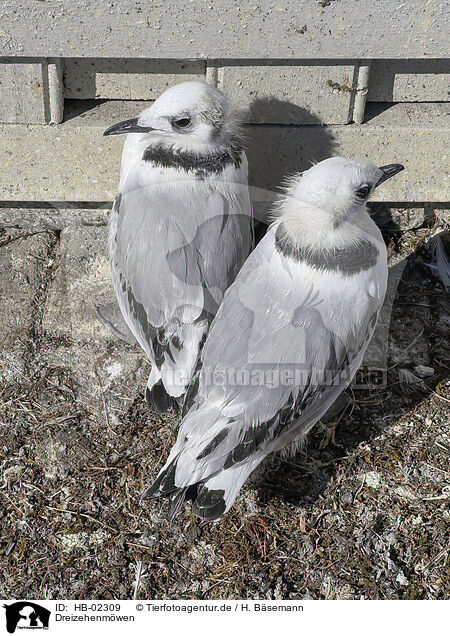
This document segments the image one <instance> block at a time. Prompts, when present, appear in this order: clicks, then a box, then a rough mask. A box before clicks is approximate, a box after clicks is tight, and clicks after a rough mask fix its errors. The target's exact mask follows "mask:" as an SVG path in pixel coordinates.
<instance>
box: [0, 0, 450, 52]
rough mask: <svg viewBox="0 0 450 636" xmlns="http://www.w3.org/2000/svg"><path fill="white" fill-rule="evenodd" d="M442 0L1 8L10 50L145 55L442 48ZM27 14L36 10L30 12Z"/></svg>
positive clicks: (4, 41) (80, 1) (126, 1)
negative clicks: (427, 0)
mask: <svg viewBox="0 0 450 636" xmlns="http://www.w3.org/2000/svg"><path fill="white" fill-rule="evenodd" d="M447 12H448V4H447V3H446V2H444V1H443V0H430V1H429V2H425V3H424V2H422V1H421V0H411V1H410V2H400V1H394V2H393V1H392V0H378V1H377V2H372V3H367V2H361V1H360V0H346V2H336V1H332V0H331V1H330V0H324V1H320V2H316V1H314V2H312V1H311V0H301V1H299V0H284V1H283V2H279V3H272V2H270V1H269V0H264V1H263V2H260V3H249V2H245V3H243V2H240V1H239V0H211V1H210V2H207V3H205V2H203V1H202V0H193V1H192V2H189V3H186V2H184V1H183V0H174V1H173V2H170V3H168V2H164V1H163V0H157V1H155V2H152V3H146V4H145V5H144V6H141V5H140V4H139V3H136V2H134V1H132V0H123V1H122V2H120V4H111V2H109V1H108V0H99V1H98V2H96V3H92V2H89V1H88V0H77V1H75V2H70V3H69V2H67V1H62V0H59V1H58V2H54V3H52V7H51V10H49V6H48V4H47V3H40V2H33V3H30V2H26V1H23V0H21V1H19V0H18V1H16V2H14V3H13V4H12V5H8V6H7V7H6V6H5V7H4V8H3V9H2V10H1V22H2V30H1V34H0V51H1V52H2V54H3V55H17V56H26V55H28V56H37V57H47V56H52V57H54V56H62V57H79V56H83V57H128V58H130V57H131V58H132V57H139V58H141V57H144V58H160V59H161V58H170V59H183V58H187V59H192V58H197V59H199V58H203V59H207V58H208V59H211V58H224V59H230V58H231V59H255V58H268V57H271V58H273V59H285V58H287V59H295V58H296V59H299V58H314V59H317V58H319V59H320V58H326V57H328V58H340V59H343V58H366V59H375V58H394V59H395V58H398V57H409V58H417V57H418V58H427V57H431V58H436V57H441V56H446V55H447V54H448V31H447V28H446V25H447V24H448V19H446V18H447V16H448V13H447ZM24 15H26V16H27V19H26V20H24Z"/></svg>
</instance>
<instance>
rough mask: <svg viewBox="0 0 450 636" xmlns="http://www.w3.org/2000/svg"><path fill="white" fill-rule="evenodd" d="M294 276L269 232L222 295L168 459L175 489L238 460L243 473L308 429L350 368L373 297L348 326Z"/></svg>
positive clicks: (371, 320)
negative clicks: (357, 320)
mask: <svg viewBox="0 0 450 636" xmlns="http://www.w3.org/2000/svg"><path fill="white" fill-rule="evenodd" d="M294 266H295V265H294ZM292 274H293V272H292V269H291V265H290V264H289V263H288V262H286V259H283V258H282V257H281V255H280V254H279V253H278V252H277V251H276V250H275V249H274V241H273V235H272V232H269V233H268V235H266V237H265V238H264V239H263V241H262V242H261V243H260V244H259V246H258V248H257V250H255V252H253V254H252V255H251V256H250V258H249V259H248V261H247V263H246V264H245V266H244V268H243V269H242V271H241V273H240V274H239V276H238V278H237V280H236V282H235V283H234V284H233V285H232V287H231V288H230V289H229V290H228V292H227V294H226V295H225V298H224V301H223V303H222V306H221V308H220V310H219V312H218V314H217V316H216V318H215V320H214V322H213V324H212V326H211V329H210V332H209V335H208V338H207V341H206V343H205V346H204V349H203V352H202V357H201V360H202V368H201V371H200V372H199V374H198V377H197V378H196V382H195V384H193V385H192V389H190V391H189V393H188V397H187V399H188V400H189V401H190V406H191V408H190V411H189V413H188V414H187V416H186V418H185V419H184V421H183V423H182V426H181V428H180V433H179V437H178V440H177V443H176V445H175V447H174V449H173V450H172V452H171V454H170V457H169V460H168V461H169V462H170V461H174V458H176V466H177V468H176V476H175V484H176V486H177V487H184V486H186V485H189V484H192V483H195V482H196V481H201V480H205V479H209V478H210V477H211V476H213V475H215V474H217V473H218V471H221V470H227V469H230V468H233V467H235V466H239V465H241V464H242V463H245V462H247V463H248V465H249V470H250V472H251V469H252V466H254V465H256V464H258V463H259V462H260V461H261V459H262V458H263V457H264V456H265V455H267V454H268V453H269V452H271V451H273V450H275V449H276V448H278V447H281V446H283V445H284V444H286V443H287V442H288V441H290V439H292V438H294V437H297V436H298V435H299V434H301V433H306V432H307V430H309V428H310V427H311V426H312V425H313V424H314V423H315V422H316V421H317V419H319V418H320V417H321V415H322V414H323V413H325V411H326V410H327V409H328V408H329V406H330V405H331V404H332V403H333V402H334V400H335V399H336V397H337V396H338V395H339V393H340V392H341V391H342V390H343V389H344V388H345V386H347V385H348V383H349V381H350V380H351V378H352V377H353V375H354V373H355V372H356V370H357V368H358V366H359V364H360V361H361V358H362V355H363V351H364V348H365V346H366V344H367V341H368V339H369V338H370V334H371V332H372V331H373V327H374V326H375V322H376V317H377V312H378V304H377V303H376V302H375V301H372V300H371V299H370V298H369V299H368V301H367V311H366V312H365V315H364V320H363V322H364V324H354V325H353V326H354V328H349V327H348V326H346V324H347V325H348V324H351V322H352V321H351V320H350V321H347V322H346V321H344V320H343V319H342V317H341V316H340V315H339V314H338V313H337V312H336V309H334V310H332V311H331V312H330V307H329V305H327V303H325V298H324V296H323V290H321V289H320V287H316V286H314V285H312V284H309V283H307V282H305V284H304V285H301V284H300V286H299V285H298V280H297V283H296V284H297V287H298V288H297V290H296V293H292V288H293V284H292ZM342 311H343V310H342V309H341V313H342ZM333 314H334V315H333Z"/></svg>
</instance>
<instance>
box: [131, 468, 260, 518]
mask: <svg viewBox="0 0 450 636" xmlns="http://www.w3.org/2000/svg"><path fill="white" fill-rule="evenodd" d="M177 460H178V456H177V457H174V458H173V459H172V460H171V461H170V460H169V461H168V462H167V463H166V465H165V466H164V468H163V469H162V471H161V472H160V473H159V475H158V477H157V478H156V480H155V482H154V483H153V484H152V485H151V486H150V488H149V489H148V490H147V492H146V493H145V495H144V498H145V499H152V498H156V497H167V498H168V499H169V508H168V513H169V516H170V518H173V517H175V516H176V515H177V514H178V513H179V512H180V511H181V507H182V505H183V503H184V502H185V501H191V502H192V512H193V513H194V514H195V515H197V517H200V518H201V519H204V520H205V521H218V520H219V519H221V518H222V517H223V515H224V514H225V513H226V512H227V511H228V510H229V509H230V508H231V506H232V505H233V503H234V501H235V499H236V497H237V495H238V493H239V490H240V489H241V487H242V486H243V484H244V482H245V481H246V479H247V478H248V476H249V474H250V473H251V471H252V469H253V466H249V465H248V464H247V465H245V464H244V465H240V466H233V467H231V468H228V469H222V470H221V471H220V472H218V473H217V474H215V475H212V476H211V477H209V478H207V479H204V480H201V481H198V482H196V483H194V484H191V485H189V486H185V487H183V488H179V487H177V486H175V473H176V469H177Z"/></svg>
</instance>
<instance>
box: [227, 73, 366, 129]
mask: <svg viewBox="0 0 450 636" xmlns="http://www.w3.org/2000/svg"><path fill="white" fill-rule="evenodd" d="M354 73H355V66H354V65H352V64H347V65H340V66H338V65H328V66H326V65H324V66H313V65H312V66H304V65H303V66H302V65H298V66H275V65H274V66H272V65H270V66H266V65H262V64H259V65H245V66H244V65H236V66H222V67H219V68H218V73H217V80H218V81H217V85H218V87H219V88H220V89H221V90H223V91H224V92H225V93H227V94H229V95H232V96H233V98H234V100H235V102H236V103H238V104H240V105H241V107H242V109H243V110H244V111H245V117H244V120H245V121H247V122H251V123H255V124H296V125H299V124H317V123H323V124H346V123H348V122H349V121H350V119H351V115H352V104H353V99H352V97H353V91H352V87H353V85H354ZM280 102H283V103H289V104H290V106H291V108H290V109H287V108H284V109H283V108H279V107H277V105H278V104H279V103H280Z"/></svg>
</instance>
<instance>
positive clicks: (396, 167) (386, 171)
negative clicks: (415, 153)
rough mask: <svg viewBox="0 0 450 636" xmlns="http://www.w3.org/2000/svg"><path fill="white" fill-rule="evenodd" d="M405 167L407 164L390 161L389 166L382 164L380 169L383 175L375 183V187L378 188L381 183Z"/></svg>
mask: <svg viewBox="0 0 450 636" xmlns="http://www.w3.org/2000/svg"><path fill="white" fill-rule="evenodd" d="M404 169H405V166H402V164H401V163H390V164H389V165H388V166H380V167H379V168H378V170H381V171H382V172H383V174H382V176H381V177H380V178H379V179H378V181H377V182H376V184H375V187H376V188H378V186H379V185H381V184H382V183H384V182H385V181H387V180H388V179H390V178H391V177H393V176H394V175H396V174H397V173H399V172H401V171H402V170H404Z"/></svg>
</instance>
